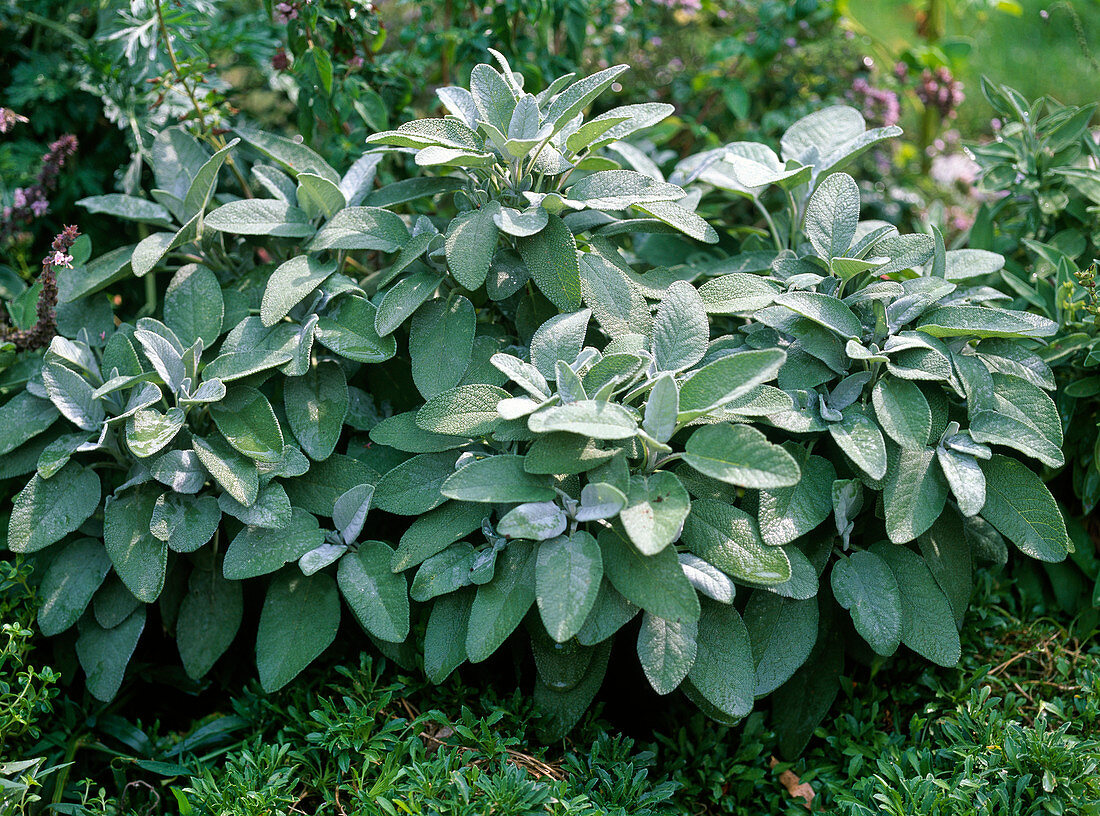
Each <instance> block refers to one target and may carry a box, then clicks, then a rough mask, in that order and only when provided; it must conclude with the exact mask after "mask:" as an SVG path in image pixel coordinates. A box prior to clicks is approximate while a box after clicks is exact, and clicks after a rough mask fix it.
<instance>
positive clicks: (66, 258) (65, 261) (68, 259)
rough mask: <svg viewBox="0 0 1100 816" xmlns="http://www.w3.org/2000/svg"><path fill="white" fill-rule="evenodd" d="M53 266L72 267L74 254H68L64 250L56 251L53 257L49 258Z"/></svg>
mask: <svg viewBox="0 0 1100 816" xmlns="http://www.w3.org/2000/svg"><path fill="white" fill-rule="evenodd" d="M49 262H50V265H51V266H63V267H65V268H66V269H71V268H72V265H73V256H72V255H66V254H65V253H64V252H61V251H57V252H54V254H53V257H51V258H49Z"/></svg>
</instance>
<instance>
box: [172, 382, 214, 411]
mask: <svg viewBox="0 0 1100 816" xmlns="http://www.w3.org/2000/svg"><path fill="white" fill-rule="evenodd" d="M224 398H225V383H223V382H222V381H221V380H219V379H212V380H206V381H205V382H204V383H202V384H201V385H200V386H199V387H198V388H196V389H195V390H194V391H193V392H191V393H190V394H188V395H187V396H186V397H184V396H181V397H180V399H179V404H180V405H201V404H203V403H209V402H218V401H219V400H222V399H224Z"/></svg>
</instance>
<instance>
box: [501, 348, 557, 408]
mask: <svg viewBox="0 0 1100 816" xmlns="http://www.w3.org/2000/svg"><path fill="white" fill-rule="evenodd" d="M490 362H491V363H492V364H493V367H494V368H496V369H497V370H498V371H500V372H501V373H502V374H504V375H505V376H506V377H508V379H510V380H511V381H512V382H514V383H516V384H517V385H518V386H520V387H521V388H522V389H523V390H524V391H526V392H527V393H528V394H530V395H531V396H532V397H534V398H535V399H537V400H539V401H542V400H545V399H546V398H547V397H549V396H550V386H549V384H548V383H547V382H546V378H545V377H544V376H543V375H542V372H541V371H539V370H538V369H537V368H535V366H533V365H531V364H530V363H527V362H524V361H523V360H521V359H519V358H518V357H514V356H513V355H511V354H494V355H493V356H492V358H490Z"/></svg>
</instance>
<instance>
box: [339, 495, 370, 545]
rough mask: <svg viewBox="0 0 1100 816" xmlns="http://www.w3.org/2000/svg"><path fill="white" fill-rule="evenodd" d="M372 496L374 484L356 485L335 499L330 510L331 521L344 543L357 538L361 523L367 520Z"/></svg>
mask: <svg viewBox="0 0 1100 816" xmlns="http://www.w3.org/2000/svg"><path fill="white" fill-rule="evenodd" d="M373 497H374V485H371V484H363V485H356V486H355V487H353V488H352V489H351V490H349V491H347V492H346V493H343V494H342V495H341V496H340V498H338V499H337V500H336V505H335V507H334V508H333V510H332V523H333V524H335V525H336V529H337V531H339V533H340V537H341V538H342V539H343V540H344V543H345V544H351V543H352V542H354V541H357V540H358V539H359V534H360V533H362V532H363V525H364V524H366V521H367V513H368V512H369V511H370V503H371V499H372V498H373Z"/></svg>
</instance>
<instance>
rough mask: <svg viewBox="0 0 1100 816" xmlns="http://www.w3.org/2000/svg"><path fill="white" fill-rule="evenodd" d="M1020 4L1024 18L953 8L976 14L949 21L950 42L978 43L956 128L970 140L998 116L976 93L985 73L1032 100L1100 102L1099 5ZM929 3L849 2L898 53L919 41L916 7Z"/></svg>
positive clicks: (1078, 1)
mask: <svg viewBox="0 0 1100 816" xmlns="http://www.w3.org/2000/svg"><path fill="white" fill-rule="evenodd" d="M1017 2H1019V5H1020V6H1021V7H1022V13H1021V14H1020V15H1018V16H1017V15H1015V14H1012V13H1009V12H1004V11H999V10H996V9H983V8H980V7H981V6H984V5H992V4H986V3H983V2H978V1H977V0H970V2H967V0H954V2H951V3H949V6H962V7H964V8H965V7H967V6H969V7H970V8H969V9H967V10H965V11H963V12H961V13H957V14H949V15H948V20H947V36H948V37H965V38H967V39H968V40H970V41H971V43H972V44H973V50H972V51H971V53H970V57H969V60H968V63H967V65H966V67H965V70H964V71H962V72H960V77H959V78H960V79H962V81H963V82H964V84H965V86H966V94H967V101H966V103H965V104H964V105H963V108H962V110H961V111H960V112H959V120H958V125H959V128H960V130H962V132H963V134H964V135H966V136H970V135H976V134H977V133H979V132H982V131H986V130H988V126H989V118H990V116H992V111H991V109H990V108H989V105H988V104H986V102H985V100H984V99H983V98H982V96H981V91H980V90H979V88H978V80H979V78H980V77H981V76H982V74H987V75H988V76H990V77H991V78H992V79H995V80H997V81H999V82H1003V83H1005V84H1007V85H1011V86H1012V87H1014V88H1016V89H1017V90H1019V91H1021V92H1022V93H1023V94H1024V96H1026V97H1028V98H1029V99H1030V98H1035V97H1038V96H1042V95H1044V94H1049V95H1052V96H1054V97H1055V98H1057V99H1058V100H1059V101H1061V102H1064V103H1066V104H1075V105H1085V104H1088V103H1090V102H1095V101H1098V100H1100V67H1098V65H1097V61H1100V0H1017ZM925 4H926V0H921V2H907V1H906V0H849V3H848V5H849V16H850V17H851V18H852V19H853V20H855V21H856V22H857V23H858V24H859V25H860V26H861V27H863V28H865V29H866V30H867V31H868V32H869V33H870V34H871V36H872V37H873V38H874V39H875V40H877V41H878V42H880V43H881V44H883V45H884V46H886V48H887V49H888V50H889V51H891V52H893V53H895V54H896V53H898V52H899V51H901V50H902V49H904V48H905V47H907V46H910V45H914V44H916V43H917V42H918V40H917V36H916V34H915V28H916V24H915V19H914V8H913V7H914V6H924V5H925ZM1044 10H1045V11H1047V12H1048V15H1049V16H1048V18H1047V19H1045V20H1044V19H1043V18H1042V17H1041V16H1040V12H1042V11H1044ZM1071 10H1072V13H1071ZM1077 23H1079V24H1080V27H1081V28H1080V32H1079V31H1078V28H1077ZM887 67H888V66H887Z"/></svg>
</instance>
